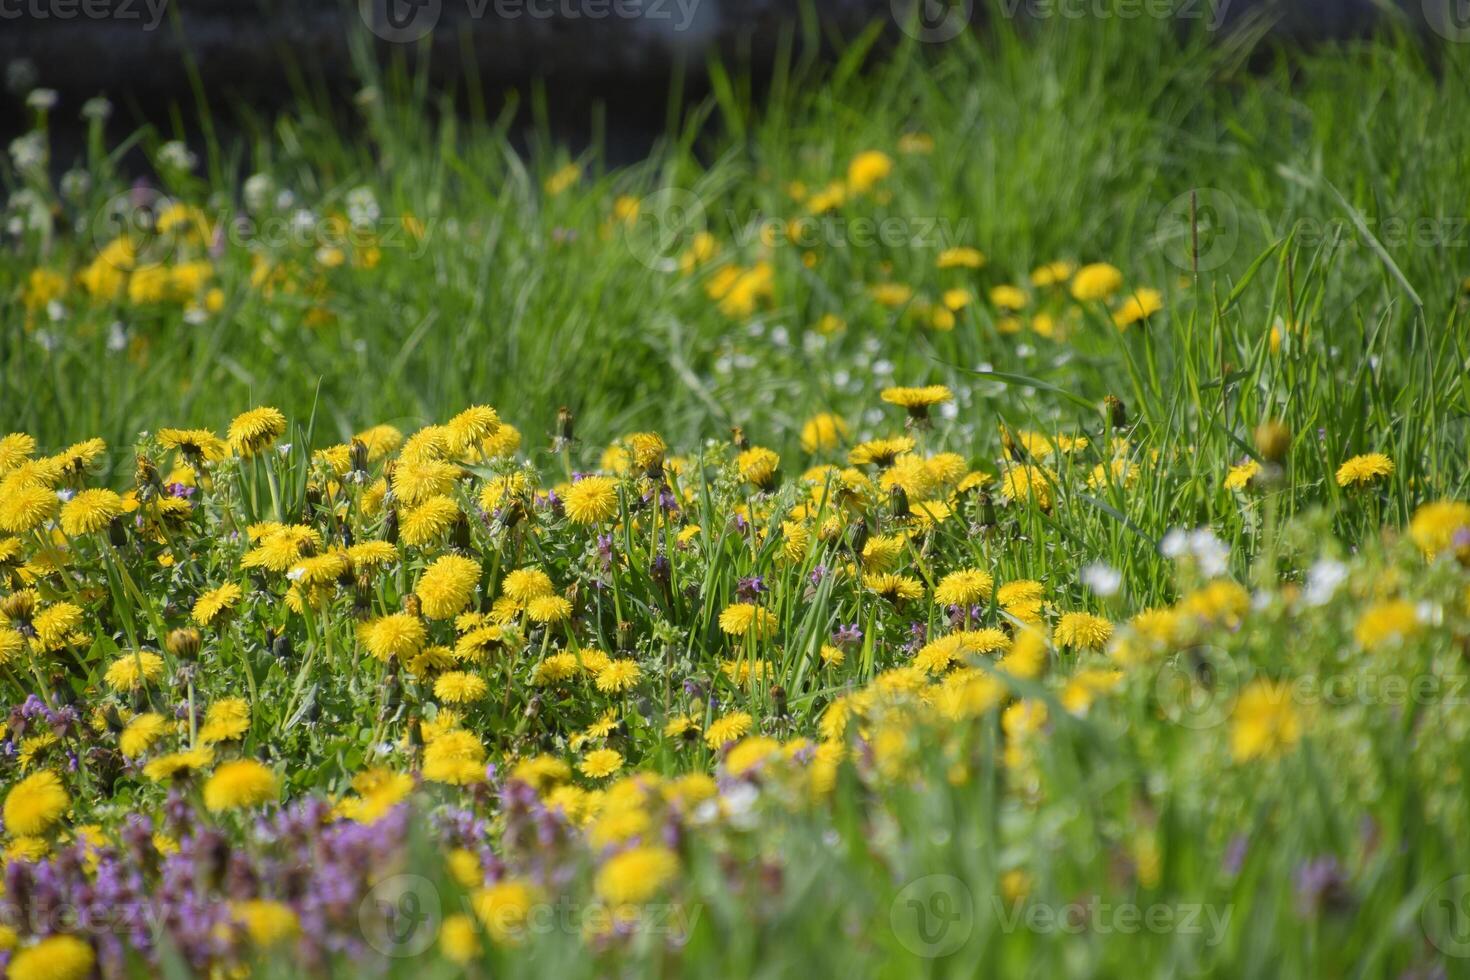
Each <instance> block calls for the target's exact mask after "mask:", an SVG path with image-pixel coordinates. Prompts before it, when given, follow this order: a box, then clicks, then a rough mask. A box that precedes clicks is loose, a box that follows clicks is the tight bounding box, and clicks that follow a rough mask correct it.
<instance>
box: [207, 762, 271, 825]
mask: <svg viewBox="0 0 1470 980" xmlns="http://www.w3.org/2000/svg"><path fill="white" fill-rule="evenodd" d="M278 790H279V787H278V784H277V782H276V774H275V773H274V772H272V771H271V770H270V768H269V767H267V766H265V765H263V764H262V763H259V762H256V761H255V760H254V759H238V760H236V761H234V762H225V763H222V764H221V765H220V767H219V768H218V769H216V770H215V771H214V774H213V775H212V776H210V777H209V780H208V781H207V782H205V784H204V805H205V806H206V807H208V808H209V810H210V812H211V813H218V812H220V811H221V810H238V809H241V808H244V807H255V806H259V805H261V804H262V803H269V802H270V801H272V800H274V799H275V798H276V794H277V792H278Z"/></svg>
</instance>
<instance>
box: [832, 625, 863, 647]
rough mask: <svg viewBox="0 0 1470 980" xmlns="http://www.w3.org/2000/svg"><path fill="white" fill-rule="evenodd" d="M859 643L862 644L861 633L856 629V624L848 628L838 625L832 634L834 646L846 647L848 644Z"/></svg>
mask: <svg viewBox="0 0 1470 980" xmlns="http://www.w3.org/2000/svg"><path fill="white" fill-rule="evenodd" d="M861 642H863V631H862V630H861V629H860V628H859V627H858V624H857V623H853V624H851V625H850V626H841V625H839V626H838V627H837V629H836V630H835V631H834V632H833V633H832V643H833V644H834V645H835V646H846V645H847V644H850V643H861Z"/></svg>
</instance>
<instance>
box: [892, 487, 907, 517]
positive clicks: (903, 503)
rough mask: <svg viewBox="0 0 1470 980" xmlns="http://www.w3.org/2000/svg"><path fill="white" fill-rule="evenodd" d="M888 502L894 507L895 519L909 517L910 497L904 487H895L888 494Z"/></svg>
mask: <svg viewBox="0 0 1470 980" xmlns="http://www.w3.org/2000/svg"><path fill="white" fill-rule="evenodd" d="M888 501H889V503H891V504H892V505H893V516H894V517H900V518H902V517H908V516H909V495H908V494H907V493H906V492H905V491H904V489H903V487H894V488H893V489H892V490H890V491H889V492H888Z"/></svg>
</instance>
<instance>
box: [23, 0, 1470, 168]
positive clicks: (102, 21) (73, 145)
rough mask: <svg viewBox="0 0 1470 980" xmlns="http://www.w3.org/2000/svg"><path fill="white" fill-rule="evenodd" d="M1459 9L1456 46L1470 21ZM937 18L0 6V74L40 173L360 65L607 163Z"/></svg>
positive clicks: (1298, 15) (781, 8)
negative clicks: (37, 144) (730, 75)
mask: <svg viewBox="0 0 1470 980" xmlns="http://www.w3.org/2000/svg"><path fill="white" fill-rule="evenodd" d="M957 2H958V3H960V4H963V3H964V0H957ZM1099 2H1100V0H974V3H973V5H970V6H960V7H959V8H958V9H959V14H960V15H961V16H962V17H963V20H962V23H963V24H964V29H966V30H980V31H983V30H984V29H985V23H986V20H987V18H990V17H995V16H1014V17H1017V18H1019V19H1022V20H1031V21H1042V20H1045V19H1046V18H1048V17H1059V16H1072V17H1076V16H1086V15H1087V12H1088V11H1090V10H1092V9H1093V6H1094V5H1095V4H1097V3H1099ZM1384 2H1386V0H1384ZM1439 2H1441V0H1428V3H1430V4H1433V3H1439ZM1443 2H1444V4H1445V9H1446V14H1445V15H1444V16H1445V17H1448V18H1451V19H1450V20H1448V21H1447V23H1450V24H1451V25H1457V24H1459V22H1457V21H1454V20H1453V19H1452V15H1453V14H1454V13H1456V12H1457V11H1456V5H1457V4H1458V5H1460V6H1466V7H1470V2H1467V0H1443ZM910 3H918V4H919V7H918V9H917V11H911V9H910V6H909V5H910ZM1136 4H1137V9H1138V10H1139V11H1140V15H1141V16H1158V13H1157V12H1158V11H1160V10H1167V11H1173V12H1174V13H1175V16H1176V19H1178V20H1179V21H1180V24H1181V29H1186V28H1187V27H1188V26H1189V25H1188V23H1187V22H1189V21H1197V22H1198V21H1202V22H1203V23H1204V24H1205V26H1206V27H1207V28H1208V29H1210V30H1212V31H1215V32H1219V33H1220V34H1222V35H1224V34H1227V33H1229V32H1231V31H1239V30H1252V31H1259V32H1261V33H1273V34H1277V35H1281V36H1289V37H1291V38H1293V39H1294V40H1301V39H1326V38H1343V37H1349V36H1351V35H1353V34H1355V33H1357V32H1361V31H1363V30H1365V29H1366V28H1368V27H1369V26H1371V24H1372V23H1373V21H1374V19H1375V16H1379V15H1381V14H1382V13H1383V10H1382V9H1381V5H1380V4H1378V3H1375V0H1136ZM1398 4H1399V7H1398V9H1399V10H1400V11H1401V12H1402V13H1403V14H1404V15H1405V16H1406V19H1407V20H1408V21H1409V22H1411V23H1414V24H1416V25H1417V26H1418V27H1420V28H1425V27H1427V26H1430V25H1427V24H1426V23H1425V9H1424V8H1425V6H1426V4H1425V3H1424V2H1421V0H1398ZM1459 12H1460V13H1462V14H1465V15H1466V16H1465V20H1464V22H1463V23H1464V28H1465V31H1466V34H1467V39H1470V11H1459ZM950 16H953V14H952V13H951V8H950V7H948V6H946V0H360V2H359V0H0V69H3V70H5V71H6V73H7V75H11V74H12V73H13V71H14V70H15V69H13V68H12V66H13V65H14V64H15V63H17V62H25V63H28V64H29V66H31V67H32V68H33V71H30V72H28V73H27V72H25V71H23V70H22V71H21V75H22V76H24V75H26V74H29V76H30V77H31V78H33V82H32V84H33V85H37V86H41V87H45V88H50V89H55V90H56V91H57V92H58V94H59V96H60V101H59V104H58V107H57V109H56V111H55V112H54V113H53V114H52V121H51V128H52V146H53V153H54V155H53V164H54V165H56V166H59V167H63V168H64V167H65V166H67V165H69V164H70V163H71V162H72V158H73V157H74V155H75V154H76V153H78V152H80V147H81V140H82V136H83V126H82V124H81V122H80V120H79V118H78V113H79V111H80V108H81V105H82V104H83V102H85V101H86V100H87V99H88V98H90V97H92V96H95V95H99V94H105V95H107V97H108V98H109V99H110V100H111V101H112V102H113V104H114V107H115V111H114V115H113V121H112V123H111V124H110V127H109V128H110V131H111V132H112V133H113V134H114V135H116V134H119V133H127V132H131V131H132V130H133V129H135V128H136V127H137V126H139V125H141V124H145V123H151V124H153V125H155V126H157V127H159V129H160V130H161V131H162V132H163V133H164V134H166V135H168V136H175V135H179V134H178V133H176V132H175V129H176V126H177V125H178V124H179V123H181V124H182V125H183V126H184V127H185V129H186V133H189V132H192V131H193V126H194V125H195V120H197V119H198V118H199V112H198V106H197V104H196V103H197V98H198V96H197V94H196V93H198V92H202V93H204V94H205V96H206V98H207V100H208V103H209V113H210V116H211V119H212V120H213V121H214V124H215V125H217V126H219V127H220V128H221V131H222V133H223V134H224V135H225V137H226V138H228V135H229V133H230V131H231V128H232V125H234V123H232V120H234V121H236V122H238V120H240V119H242V118H243V116H244V115H245V114H255V115H258V116H269V115H270V114H271V113H273V112H274V111H276V110H278V109H281V108H284V107H285V106H287V105H289V104H293V103H296V102H298V101H299V98H300V96H301V95H302V94H303V93H308V94H309V95H311V96H312V97H313V98H315V99H317V100H318V102H321V103H325V104H328V105H330V104H342V103H344V102H345V101H346V100H349V99H351V98H352V96H353V94H354V93H355V92H356V91H357V89H358V87H359V79H360V77H361V73H360V72H359V71H358V70H357V66H358V65H359V64H361V63H362V62H363V60H364V59H367V60H370V61H373V62H376V63H377V64H380V65H381V64H394V63H400V64H402V65H404V66H405V67H408V68H410V69H411V70H417V69H425V68H426V69H427V70H428V73H429V78H430V79H431V80H432V81H433V83H434V84H435V86H436V87H437V88H438V89H439V90H440V91H442V92H443V93H445V94H446V95H450V96H452V97H454V100H455V102H456V103H457V104H462V103H463V102H464V101H465V98H466V95H467V94H468V93H469V92H471V90H473V91H474V93H475V95H476V96H477V97H478V98H479V99H481V100H482V101H483V103H484V104H486V105H488V106H490V107H491V111H492V112H494V111H495V109H496V108H497V107H498V106H499V104H500V103H501V101H502V99H503V97H504V95H505V94H506V93H507V92H509V91H511V90H517V91H521V92H524V91H525V90H526V89H527V87H528V86H531V85H536V86H538V87H539V88H540V89H541V90H542V91H544V92H545V94H546V106H547V110H548V118H547V119H546V120H545V122H547V123H548V124H549V126H550V129H551V132H552V135H553V136H555V137H557V138H560V139H562V140H564V141H566V142H567V143H569V144H571V145H572V146H573V147H577V146H579V145H581V144H585V143H586V142H587V140H588V139H589V137H590V136H591V132H592V124H591V120H592V118H593V106H594V105H595V106H597V107H598V111H599V112H600V113H601V114H602V119H603V126H602V129H603V132H604V134H605V140H606V145H605V149H606V151H607V154H608V156H609V158H610V159H612V160H613V161H626V160H629V159H632V158H635V157H637V156H638V155H640V154H641V153H642V152H643V151H644V150H645V149H646V148H647V145H648V144H649V143H650V142H651V141H652V140H653V139H654V138H655V137H656V135H657V134H658V133H660V132H662V131H663V128H664V124H665V120H666V118H667V113H668V111H669V108H670V102H671V101H674V102H683V103H687V102H689V101H690V100H694V99H698V98H700V97H702V96H703V95H704V94H705V93H706V91H707V86H706V75H705V66H706V65H707V64H708V63H709V60H710V59H711V58H712V57H719V58H720V59H722V60H724V61H726V62H727V63H730V64H734V65H737V66H740V67H748V68H750V69H751V75H752V77H756V78H759V77H761V76H762V74H763V72H762V69H763V68H765V67H766V66H767V65H768V64H769V63H770V62H772V61H773V60H774V59H775V58H776V57H777V56H778V53H779V52H781V51H782V50H783V45H787V44H789V45H792V46H799V47H800V48H801V49H802V50H803V51H806V52H808V53H809V54H811V55H812V56H815V57H821V56H823V55H824V54H826V53H830V52H831V51H834V50H837V49H838V48H839V46H841V45H842V44H843V43H844V42H845V41H849V40H851V39H852V38H854V37H856V36H858V35H859V34H860V33H862V32H863V31H864V30H865V29H867V28H869V27H870V26H873V25H877V28H876V29H877V30H879V32H880V35H881V36H880V39H879V40H880V44H882V43H885V42H886V41H888V40H898V39H901V38H902V36H903V33H902V32H903V30H904V26H905V24H906V25H907V27H908V29H909V32H910V33H913V32H914V31H915V30H917V31H918V32H919V33H921V34H926V36H925V38H924V39H925V40H930V41H935V42H938V41H939V40H941V39H942V34H943V24H945V23H947V21H946V20H945V18H947V17H950ZM901 21H903V22H904V24H901ZM936 24H937V25H940V26H939V27H935V26H932V25H936ZM926 32H927V33H926ZM26 87H27V86H20V87H19V89H20V90H17V91H12V92H11V93H9V94H8V95H7V96H6V97H5V98H4V99H3V100H0V138H3V139H4V140H6V141H8V140H9V139H10V138H12V137H14V136H15V135H17V134H19V133H21V132H23V131H24V130H25V129H26V128H27V127H28V125H29V117H30V113H29V111H28V110H27V109H26V108H25V106H24V101H23V100H24V94H25V92H24V88H26ZM176 120H177V122H176Z"/></svg>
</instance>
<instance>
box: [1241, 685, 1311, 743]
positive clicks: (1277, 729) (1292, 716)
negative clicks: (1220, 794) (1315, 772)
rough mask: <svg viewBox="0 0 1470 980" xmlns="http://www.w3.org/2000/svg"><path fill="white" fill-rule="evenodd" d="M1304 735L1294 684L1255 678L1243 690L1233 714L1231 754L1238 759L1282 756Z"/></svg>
mask: <svg viewBox="0 0 1470 980" xmlns="http://www.w3.org/2000/svg"><path fill="white" fill-rule="evenodd" d="M1301 735H1302V724H1301V717H1300V715H1299V714H1298V713H1297V710H1296V706H1295V705H1294V704H1293V703H1292V695H1291V685H1289V684H1286V683H1282V682H1276V681H1253V682H1251V684H1249V685H1248V686H1247V687H1246V688H1245V690H1243V691H1241V692H1240V697H1239V698H1237V699H1236V702H1235V707H1234V709H1233V710H1232V711H1231V715H1230V753H1231V755H1233V756H1234V757H1235V760H1236V761H1237V762H1249V761H1251V760H1253V759H1270V758H1274V757H1276V756H1279V755H1282V754H1284V753H1285V752H1286V751H1287V750H1289V749H1290V748H1291V747H1292V746H1294V745H1295V744H1296V743H1297V742H1298V741H1299V740H1300V739H1301Z"/></svg>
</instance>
